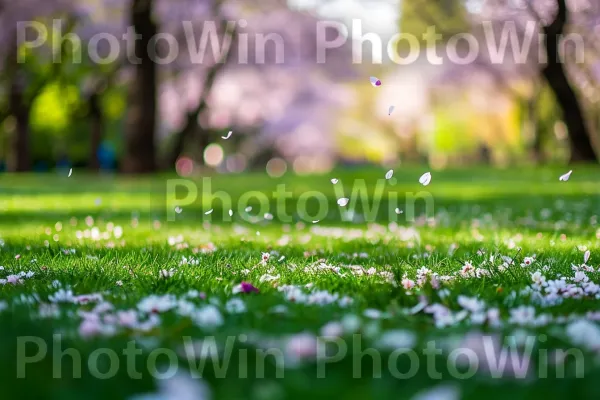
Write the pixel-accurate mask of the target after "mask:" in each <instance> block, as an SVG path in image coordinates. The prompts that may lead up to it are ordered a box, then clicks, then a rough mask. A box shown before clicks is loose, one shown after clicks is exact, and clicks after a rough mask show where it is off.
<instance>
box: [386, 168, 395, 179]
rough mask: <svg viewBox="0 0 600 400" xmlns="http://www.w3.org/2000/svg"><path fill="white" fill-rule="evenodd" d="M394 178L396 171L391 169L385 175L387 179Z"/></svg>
mask: <svg viewBox="0 0 600 400" xmlns="http://www.w3.org/2000/svg"><path fill="white" fill-rule="evenodd" d="M392 176H394V170H393V169H390V170H389V171H388V172H387V173H386V174H385V179H392Z"/></svg>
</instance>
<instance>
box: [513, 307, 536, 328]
mask: <svg viewBox="0 0 600 400" xmlns="http://www.w3.org/2000/svg"><path fill="white" fill-rule="evenodd" d="M534 320H535V308H533V307H531V306H519V307H517V308H514V309H512V310H510V320H509V322H510V323H512V324H516V325H531V324H532V322H533V321H534Z"/></svg>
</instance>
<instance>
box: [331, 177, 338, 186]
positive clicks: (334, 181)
mask: <svg viewBox="0 0 600 400" xmlns="http://www.w3.org/2000/svg"><path fill="white" fill-rule="evenodd" d="M338 182H339V181H338V180H337V179H335V178H333V179H332V180H331V183H333V184H334V185H335V184H336V183H338Z"/></svg>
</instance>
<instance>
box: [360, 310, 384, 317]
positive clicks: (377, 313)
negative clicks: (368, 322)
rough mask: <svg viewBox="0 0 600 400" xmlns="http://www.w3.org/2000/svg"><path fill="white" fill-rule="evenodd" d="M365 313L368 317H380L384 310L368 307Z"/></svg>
mask: <svg viewBox="0 0 600 400" xmlns="http://www.w3.org/2000/svg"><path fill="white" fill-rule="evenodd" d="M363 315H364V316H365V317H367V318H371V319H379V318H381V316H382V312H381V311H379V310H375V309H373V308H367V309H366V310H365V311H364V312H363Z"/></svg>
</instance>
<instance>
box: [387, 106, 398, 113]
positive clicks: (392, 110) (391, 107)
mask: <svg viewBox="0 0 600 400" xmlns="http://www.w3.org/2000/svg"><path fill="white" fill-rule="evenodd" d="M395 108H396V107H394V106H390V109H389V110H388V115H392V113H393V112H394V109H395Z"/></svg>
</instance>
